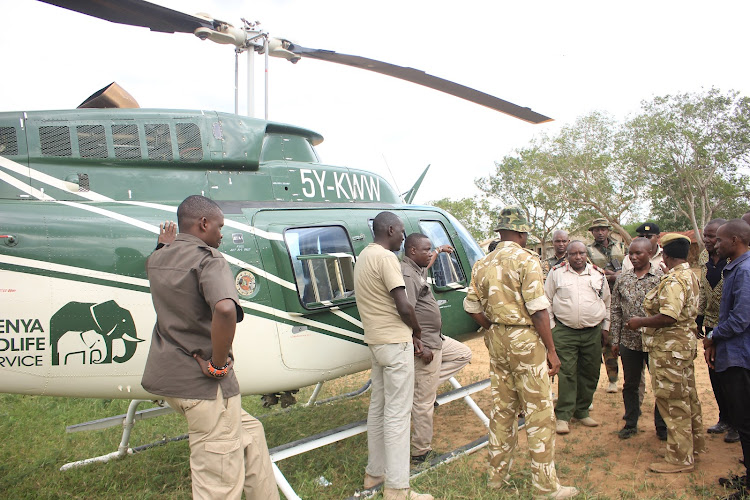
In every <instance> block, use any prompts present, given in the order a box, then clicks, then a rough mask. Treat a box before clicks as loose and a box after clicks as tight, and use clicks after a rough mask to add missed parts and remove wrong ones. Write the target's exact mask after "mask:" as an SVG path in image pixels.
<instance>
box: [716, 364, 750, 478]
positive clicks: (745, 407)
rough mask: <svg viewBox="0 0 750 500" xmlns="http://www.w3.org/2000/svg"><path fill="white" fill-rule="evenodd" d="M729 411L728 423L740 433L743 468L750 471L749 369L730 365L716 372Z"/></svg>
mask: <svg viewBox="0 0 750 500" xmlns="http://www.w3.org/2000/svg"><path fill="white" fill-rule="evenodd" d="M716 376H717V378H718V380H719V384H720V385H721V388H722V390H723V391H724V396H725V397H726V400H725V402H726V405H727V410H728V411H729V415H728V416H729V424H730V425H731V426H732V427H734V428H735V429H736V430H737V432H739V434H740V444H742V455H743V457H744V460H745V469H746V470H748V471H750V460H749V459H750V370H748V369H746V368H741V367H739V366H732V367H730V368H727V369H726V370H724V371H723V372H716Z"/></svg>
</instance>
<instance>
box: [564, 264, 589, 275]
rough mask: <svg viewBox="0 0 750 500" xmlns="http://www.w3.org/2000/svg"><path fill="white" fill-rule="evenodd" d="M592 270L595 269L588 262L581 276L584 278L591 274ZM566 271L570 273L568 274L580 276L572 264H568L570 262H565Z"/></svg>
mask: <svg viewBox="0 0 750 500" xmlns="http://www.w3.org/2000/svg"><path fill="white" fill-rule="evenodd" d="M591 269H593V268H592V267H591V264H589V263H588V262H587V263H586V267H584V268H583V271H582V272H581V274H580V275H579V276H583V275H584V274H591ZM565 270H566V271H568V272H571V273H573V274H578V272H576V271H574V270H573V268H572V267H571V265H570V262H568V261H565Z"/></svg>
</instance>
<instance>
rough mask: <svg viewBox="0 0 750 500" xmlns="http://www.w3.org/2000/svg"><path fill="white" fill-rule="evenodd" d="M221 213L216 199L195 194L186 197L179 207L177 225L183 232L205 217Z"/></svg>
mask: <svg viewBox="0 0 750 500" xmlns="http://www.w3.org/2000/svg"><path fill="white" fill-rule="evenodd" d="M219 215H222V212H221V208H219V205H217V204H216V202H215V201H213V200H210V199H208V198H206V197H205V196H200V195H197V194H194V195H192V196H188V197H187V198H185V199H184V200H183V201H182V203H180V206H179V207H177V227H178V228H179V230H180V232H181V233H186V232H189V230H190V229H191V228H192V227H193V226H195V225H196V224H197V223H198V222H199V221H200V220H201V219H202V218H203V217H207V218H211V217H217V216H219Z"/></svg>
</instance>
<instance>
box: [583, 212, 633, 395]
mask: <svg viewBox="0 0 750 500" xmlns="http://www.w3.org/2000/svg"><path fill="white" fill-rule="evenodd" d="M589 231H591V234H592V235H593V236H594V242H593V243H590V244H588V245H586V253H588V256H589V260H590V261H591V263H592V264H594V265H596V266H598V267H600V268H601V269H604V274H605V275H606V276H607V282H608V283H609V284H610V287H611V286H612V285H613V284H614V282H615V280H616V279H617V277H618V276H619V275H620V271H621V269H622V261H623V260H624V259H625V245H623V244H622V243H620V242H619V241H615V240H613V239H612V238H610V237H609V235H610V233H611V232H612V226H610V225H609V222H607V219H605V218H603V217H602V218H599V219H594V221H593V222H592V223H591V227H589ZM602 356H603V357H604V367H605V368H606V369H607V378H608V379H609V385H608V386H607V392H611V393H615V392H617V377H618V375H619V366H618V365H617V357H616V356H614V355H613V354H612V344H611V343H610V342H609V341H607V342H606V343H605V344H604V345H602Z"/></svg>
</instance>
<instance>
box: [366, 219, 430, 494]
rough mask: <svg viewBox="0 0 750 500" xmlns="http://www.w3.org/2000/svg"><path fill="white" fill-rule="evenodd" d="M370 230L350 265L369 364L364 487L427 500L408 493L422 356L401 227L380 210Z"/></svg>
mask: <svg viewBox="0 0 750 500" xmlns="http://www.w3.org/2000/svg"><path fill="white" fill-rule="evenodd" d="M372 231H373V234H374V236H375V239H374V242H373V243H371V244H369V245H367V247H366V248H365V249H364V250H362V253H360V254H359V256H358V257H357V262H356V263H355V264H354V292H355V297H356V298H357V308H358V309H359V315H360V317H361V318H362V325H363V326H364V330H365V343H366V344H367V346H368V347H369V348H370V359H371V361H372V372H371V375H370V378H371V379H372V388H371V393H370V408H369V411H368V413H367V450H368V455H367V467H366V468H365V480H364V486H365V488H367V489H370V488H373V487H374V486H376V485H378V484H380V483H382V482H384V481H385V487H384V489H383V498H384V499H385V500H406V499H409V500H432V495H427V494H419V493H416V492H415V491H410V490H409V458H410V454H409V427H410V424H411V418H410V415H411V407H412V399H413V396H414V355H417V356H421V355H422V341H421V340H420V337H421V336H422V330H421V328H420V326H419V323H418V322H417V317H416V313H415V312H414V307H412V305H411V304H410V303H409V301H408V300H407V297H406V290H405V285H404V278H403V276H402V275H401V266H400V264H399V262H398V259H397V258H396V255H395V254H394V253H393V252H396V251H398V250H399V249H400V248H401V242H402V241H404V223H403V222H401V219H399V218H398V216H397V215H396V214H393V213H391V212H380V213H379V214H378V215H377V216H376V217H375V219H374V220H373V223H372Z"/></svg>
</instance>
